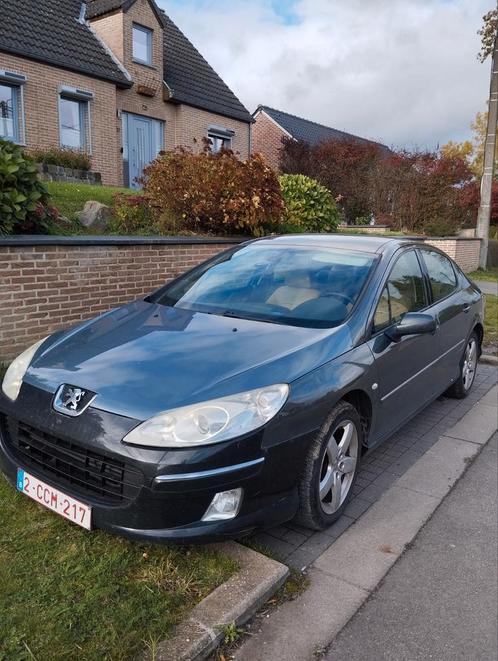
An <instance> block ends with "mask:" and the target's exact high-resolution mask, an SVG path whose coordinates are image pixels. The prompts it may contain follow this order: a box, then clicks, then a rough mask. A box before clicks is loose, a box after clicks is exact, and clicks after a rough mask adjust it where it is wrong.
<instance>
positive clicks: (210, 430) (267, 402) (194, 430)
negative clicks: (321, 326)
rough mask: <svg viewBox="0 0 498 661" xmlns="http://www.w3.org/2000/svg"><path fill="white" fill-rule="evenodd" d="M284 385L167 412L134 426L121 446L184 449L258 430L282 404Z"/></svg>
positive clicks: (283, 402)
mask: <svg viewBox="0 0 498 661" xmlns="http://www.w3.org/2000/svg"><path fill="white" fill-rule="evenodd" d="M288 395H289V386H288V385H287V384H286V383H281V384H277V385H274V386H267V387H266V388H258V389H257V390H249V391H248V392H243V393H239V394H237V395H231V396H230V397H223V398H222V399H213V400H211V401H208V402H200V403H199V404H192V405H191V406H182V407H181V408H178V409H171V411H165V412H164V413H160V414H159V415H156V416H154V417H153V418H150V419H149V420H146V421H145V422H143V423H142V424H141V425H139V426H138V427H135V429H133V430H132V431H131V432H130V433H129V434H128V435H127V436H125V437H124V439H123V442H124V443H132V444H133V445H147V446H149V447H160V448H185V447H193V446H197V445H209V444H211V443H220V442H221V441H226V440H228V439H230V438H235V437H237V436H242V434H247V433H248V432H251V431H254V430H255V429H258V428H259V427H262V426H263V425H264V424H266V423H267V422H268V421H269V420H271V419H272V418H273V417H274V416H275V415H276V414H277V413H278V412H279V411H280V409H281V408H282V406H283V405H284V404H285V401H286V399H287V397H288Z"/></svg>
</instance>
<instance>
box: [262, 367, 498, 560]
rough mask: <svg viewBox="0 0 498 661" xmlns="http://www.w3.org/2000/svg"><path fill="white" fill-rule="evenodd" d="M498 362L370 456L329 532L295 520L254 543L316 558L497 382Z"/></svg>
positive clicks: (281, 554) (286, 556)
mask: <svg viewBox="0 0 498 661" xmlns="http://www.w3.org/2000/svg"><path fill="white" fill-rule="evenodd" d="M497 380H498V371H497V369H496V367H492V366H490V365H483V364H480V365H479V368H478V371H477V375H476V380H475V383H474V387H473V389H472V392H471V394H470V395H469V396H468V397H467V398H466V399H464V400H457V399H449V398H447V397H440V398H439V399H438V400H436V401H435V402H434V403H433V404H431V405H430V406H429V407H427V408H426V409H425V410H424V411H422V412H421V413H419V415H417V416H416V417H415V418H413V419H412V420H411V421H410V422H409V423H408V424H407V425H405V426H404V427H403V428H402V429H401V430H400V431H399V432H397V433H396V434H395V435H394V436H392V437H391V438H390V439H389V440H388V441H387V442H386V443H384V444H383V445H381V446H380V447H379V448H377V449H376V450H374V452H372V453H371V454H370V455H368V456H367V457H366V458H365V459H364V461H363V465H362V469H361V471H360V474H359V476H358V480H357V482H356V485H355V488H354V492H353V493H354V496H353V499H352V500H351V502H350V504H349V505H348V507H347V509H346V511H345V514H344V515H343V516H342V517H341V518H340V519H339V520H338V521H337V522H336V523H335V524H334V525H333V526H331V527H330V528H329V529H328V530H326V531H325V532H312V531H310V530H308V529H306V528H302V527H301V526H298V525H295V524H293V523H292V522H291V523H288V524H286V525H283V526H279V527H278V528H272V529H271V530H268V531H267V532H263V533H259V534H258V535H255V536H254V537H253V538H252V542H256V543H257V544H258V545H261V546H262V547H264V548H266V549H268V550H269V551H270V552H271V553H272V555H274V556H275V557H277V558H279V559H281V560H282V561H283V562H285V563H286V564H288V565H290V566H291V567H294V568H296V569H303V568H305V567H308V566H309V565H310V564H311V563H312V562H314V561H315V560H316V559H317V558H318V557H319V556H320V555H321V554H322V553H323V552H324V551H325V550H326V549H327V548H328V547H329V546H330V545H331V544H332V543H333V542H334V541H335V540H337V539H338V538H339V537H340V536H341V534H342V533H343V532H344V531H345V530H347V528H349V526H350V525H351V524H352V523H354V521H356V520H357V519H358V518H359V517H361V515H362V514H363V513H364V512H366V511H367V510H368V508H369V507H370V506H371V505H372V503H374V502H375V501H376V500H378V498H379V497H380V496H381V495H382V494H383V493H384V492H385V491H386V490H387V489H388V488H389V487H390V486H391V485H392V484H393V483H394V482H395V481H396V480H397V479H398V478H399V477H400V476H401V475H403V474H404V473H405V472H406V471H407V470H408V469H409V468H410V467H411V466H412V465H413V464H414V463H415V462H416V461H417V460H418V459H420V457H421V456H422V455H423V454H425V452H426V451H427V450H429V449H430V448H431V447H432V446H433V445H434V443H436V441H437V440H438V439H439V437H440V436H443V435H444V434H445V432H446V430H448V429H449V428H450V427H452V426H453V425H455V424H456V423H457V422H458V421H459V420H460V419H461V418H462V417H463V416H464V415H465V414H466V413H467V412H468V411H469V410H470V409H471V408H472V407H473V406H474V404H475V403H476V402H477V401H478V400H479V399H481V398H482V397H483V396H484V395H485V394H486V393H487V392H488V390H489V389H490V388H491V387H492V386H493V385H494V384H495V383H496V382H497Z"/></svg>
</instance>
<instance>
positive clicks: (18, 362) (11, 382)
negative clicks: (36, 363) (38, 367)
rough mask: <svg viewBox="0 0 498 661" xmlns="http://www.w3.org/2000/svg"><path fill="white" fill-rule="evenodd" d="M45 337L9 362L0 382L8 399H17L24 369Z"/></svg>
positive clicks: (24, 372)
mask: <svg viewBox="0 0 498 661" xmlns="http://www.w3.org/2000/svg"><path fill="white" fill-rule="evenodd" d="M46 339H47V338H46V337H44V338H43V340H40V341H39V342H37V343H36V344H33V346H32V347H29V349H26V351H23V352H22V354H20V355H19V356H17V358H16V359H15V360H14V361H13V362H12V363H11V364H10V366H9V369H8V370H7V371H6V373H5V376H4V378H3V383H2V390H3V392H4V393H5V394H6V395H7V397H8V398H9V399H12V400H13V401H15V400H16V399H17V397H18V395H19V392H20V390H21V385H22V380H23V377H24V375H25V374H26V370H27V369H28V367H29V364H30V363H31V361H32V360H33V356H34V355H35V353H36V352H37V351H38V349H39V348H40V347H41V345H42V344H43V343H44V342H45V340H46Z"/></svg>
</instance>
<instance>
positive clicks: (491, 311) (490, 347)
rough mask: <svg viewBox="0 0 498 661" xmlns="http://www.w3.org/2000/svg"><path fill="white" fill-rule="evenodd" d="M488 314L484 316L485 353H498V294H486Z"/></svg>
mask: <svg viewBox="0 0 498 661" xmlns="http://www.w3.org/2000/svg"><path fill="white" fill-rule="evenodd" d="M485 298H486V315H485V317H484V347H485V349H486V351H485V353H492V354H494V355H495V356H496V355H498V296H492V295H491V294H486V296H485Z"/></svg>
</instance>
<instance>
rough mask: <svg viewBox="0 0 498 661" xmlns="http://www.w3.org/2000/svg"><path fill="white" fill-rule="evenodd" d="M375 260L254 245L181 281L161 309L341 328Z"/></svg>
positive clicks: (161, 298)
mask: <svg viewBox="0 0 498 661" xmlns="http://www.w3.org/2000/svg"><path fill="white" fill-rule="evenodd" d="M374 261H375V257H374V256H372V255H369V254H364V253H359V252H353V251H347V250H335V249H327V248H323V249H322V248H316V247H309V248H308V247H301V246H293V245H285V246H283V245H281V246H279V247H273V246H272V245H269V244H268V245H262V244H260V243H253V244H250V245H248V246H244V247H242V248H238V249H236V250H234V251H232V252H231V253H228V254H227V253H225V254H224V255H221V256H220V257H218V258H216V259H215V260H213V261H211V262H209V263H207V264H204V265H201V266H200V267H199V268H197V269H195V270H194V271H192V272H190V273H188V274H186V275H185V276H183V277H180V278H179V279H178V280H176V281H175V282H174V283H172V284H171V285H170V286H168V287H166V288H165V289H164V290H162V292H159V294H158V295H156V296H153V297H151V298H150V299H149V300H152V301H154V302H156V303H161V304H163V305H168V306H171V307H177V308H181V309H186V310H193V311H196V312H205V313H209V314H218V315H224V316H233V317H240V318H244V319H256V320H260V321H269V322H273V323H281V324H288V325H295V326H305V327H306V326H308V327H311V328H328V327H333V326H337V325H339V324H341V323H342V322H343V321H344V320H345V318H346V317H347V316H348V314H349V312H350V311H351V309H352V308H353V306H354V304H355V302H356V300H357V299H358V296H359V294H360V292H361V290H362V288H363V286H364V284H365V282H366V281H367V279H368V276H369V274H370V271H371V269H372V265H373V263H374Z"/></svg>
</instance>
